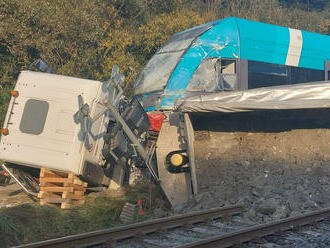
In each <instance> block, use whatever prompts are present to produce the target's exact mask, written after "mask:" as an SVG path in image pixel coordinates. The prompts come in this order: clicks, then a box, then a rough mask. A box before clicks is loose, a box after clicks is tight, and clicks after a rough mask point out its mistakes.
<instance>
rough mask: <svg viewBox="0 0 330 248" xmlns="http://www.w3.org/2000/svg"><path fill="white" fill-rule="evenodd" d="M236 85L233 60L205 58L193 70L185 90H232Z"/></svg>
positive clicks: (234, 62)
mask: <svg viewBox="0 0 330 248" xmlns="http://www.w3.org/2000/svg"><path fill="white" fill-rule="evenodd" d="M236 85H237V75H236V61H235V60H233V59H219V58H207V59H204V60H203V61H202V63H201V64H200V65H199V67H198V68H197V70H196V71H195V73H194V75H193V76H192V78H191V80H190V83H189V85H188V87H187V91H200V92H218V91H224V90H234V89H236Z"/></svg>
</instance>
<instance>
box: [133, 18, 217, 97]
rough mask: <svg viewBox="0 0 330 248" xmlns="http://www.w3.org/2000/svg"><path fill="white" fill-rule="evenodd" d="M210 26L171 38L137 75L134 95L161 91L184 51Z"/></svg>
mask: <svg viewBox="0 0 330 248" xmlns="http://www.w3.org/2000/svg"><path fill="white" fill-rule="evenodd" d="M211 25H212V24H209V25H203V26H199V27H196V28H193V29H190V30H187V31H184V32H182V33H179V34H176V35H174V36H172V38H171V39H170V40H169V41H167V42H166V43H165V44H164V45H163V47H162V48H161V49H159V50H158V51H157V53H156V54H155V55H154V56H153V57H152V58H151V59H150V60H149V62H148V63H147V65H146V67H145V68H144V70H143V71H142V73H141V74H140V75H139V77H138V79H137V81H136V86H135V94H137V95H139V94H145V93H149V92H153V91H160V90H162V89H163V88H164V87H165V86H166V83H167V81H168V80H169V78H170V76H171V74H172V72H173V70H174V69H175V66H176V65H177V63H178V62H179V60H180V58H181V56H182V55H183V53H184V52H185V51H186V49H187V48H189V47H190V45H191V44H192V42H193V41H194V40H195V39H196V38H197V37H198V36H199V35H201V34H202V33H204V32H205V31H206V30H207V29H209V28H210V27H211Z"/></svg>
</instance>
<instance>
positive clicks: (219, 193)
mask: <svg viewBox="0 0 330 248" xmlns="http://www.w3.org/2000/svg"><path fill="white" fill-rule="evenodd" d="M320 116H322V115H320ZM323 116H324V115H323ZM245 117H247V118H241V116H240V117H239V118H234V119H231V118H227V119H226V118H224V119H221V121H220V122H209V121H207V122H208V123H211V124H212V125H213V127H212V128H209V129H208V130H207V128H205V126H203V125H202V128H200V127H199V129H198V128H197V130H196V131H195V153H196V164H197V181H198V185H199V195H198V196H197V197H196V199H195V200H192V201H191V202H189V203H188V209H193V210H197V209H203V208H209V207H216V206H222V205H230V204H237V203H242V204H244V205H245V206H246V207H247V209H246V210H247V213H246V218H248V219H250V220H251V221H254V222H264V221H270V220H273V219H279V218H285V217H288V216H293V215H295V214H298V213H301V212H304V211H307V210H312V209H317V208H322V207H326V206H330V195H329V192H330V173H329V172H330V129H327V128H324V127H325V126H328V127H330V125H329V123H328V122H327V123H322V124H321V125H320V122H316V124H317V125H314V126H313V125H311V123H312V122H311V120H312V119H308V120H307V122H306V123H305V124H304V123H303V122H302V121H298V122H296V123H293V122H290V121H288V120H287V119H285V118H279V117H278V116H277V117H276V118H273V117H272V118H267V119H265V118H263V117H264V116H262V117H260V116H257V118H256V119H254V120H253V118H249V117H248V115H246V116H245ZM254 117H255V116H254ZM259 117H260V118H259ZM279 119H280V120H279ZM295 120H297V119H296V118H295ZM297 124H298V125H297ZM314 124H315V123H314ZM215 126H216V128H214V127H215ZM284 127H285V128H284ZM288 127H289V128H288ZM315 127H316V128H315Z"/></svg>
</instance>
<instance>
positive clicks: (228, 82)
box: [220, 59, 237, 90]
mask: <svg viewBox="0 0 330 248" xmlns="http://www.w3.org/2000/svg"><path fill="white" fill-rule="evenodd" d="M220 76H221V79H220V81H221V83H222V88H223V90H235V89H236V86H237V74H236V60H232V59H221V74H220Z"/></svg>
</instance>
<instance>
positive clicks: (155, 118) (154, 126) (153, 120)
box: [147, 113, 165, 132]
mask: <svg viewBox="0 0 330 248" xmlns="http://www.w3.org/2000/svg"><path fill="white" fill-rule="evenodd" d="M147 115H148V117H149V122H150V130H151V131H157V132H159V131H160V129H161V128H162V124H163V121H164V119H165V115H163V114H156V113H147Z"/></svg>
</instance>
